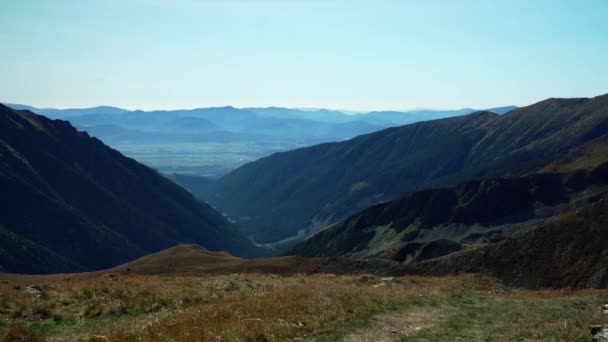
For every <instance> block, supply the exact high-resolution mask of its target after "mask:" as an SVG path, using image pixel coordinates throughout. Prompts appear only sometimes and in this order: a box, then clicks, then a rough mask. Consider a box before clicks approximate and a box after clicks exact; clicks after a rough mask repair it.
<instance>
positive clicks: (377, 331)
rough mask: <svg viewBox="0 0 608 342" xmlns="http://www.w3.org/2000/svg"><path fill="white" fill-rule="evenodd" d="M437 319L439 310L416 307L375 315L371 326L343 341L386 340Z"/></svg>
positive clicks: (415, 330)
mask: <svg viewBox="0 0 608 342" xmlns="http://www.w3.org/2000/svg"><path fill="white" fill-rule="evenodd" d="M438 321H439V311H438V310H433V309H428V308H427V309H418V310H414V311H408V312H401V313H393V314H387V315H382V316H378V317H375V318H374V319H373V323H372V326H371V327H369V328H366V329H364V330H360V331H356V332H354V333H352V334H350V335H348V336H346V338H345V339H344V341H345V342H388V341H395V340H397V339H398V338H400V337H403V336H408V335H413V334H415V333H416V332H418V331H419V330H422V329H426V328H430V327H432V326H433V325H435V324H436V323H437V322H438Z"/></svg>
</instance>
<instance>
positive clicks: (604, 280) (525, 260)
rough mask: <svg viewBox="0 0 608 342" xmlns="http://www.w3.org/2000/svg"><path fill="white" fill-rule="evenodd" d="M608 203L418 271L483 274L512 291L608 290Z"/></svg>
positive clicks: (607, 200) (422, 265)
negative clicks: (496, 278)
mask: <svg viewBox="0 0 608 342" xmlns="http://www.w3.org/2000/svg"><path fill="white" fill-rule="evenodd" d="M607 246H608V197H604V198H602V199H601V200H599V201H597V202H596V203H594V204H592V205H589V206H587V207H585V208H583V209H580V210H577V211H576V212H572V213H570V214H567V215H564V216H562V217H560V218H558V219H556V220H553V221H551V222H548V223H546V224H543V225H541V226H540V227H538V228H536V229H532V230H530V231H527V232H524V233H521V234H518V235H515V236H513V237H512V238H510V239H507V240H504V241H501V242H499V243H496V244H492V245H488V246H485V247H482V248H479V249H474V250H470V251H464V252H459V253H454V254H450V255H448V256H445V257H441V258H438V259H433V260H428V261H425V262H422V263H420V264H419V265H417V267H418V269H419V272H421V273H423V274H453V273H459V272H481V273H483V274H486V275H491V276H495V277H498V278H500V279H502V280H503V281H504V282H505V283H506V284H508V285H511V286H520V287H526V288H542V287H595V288H600V287H606V286H608V247H607Z"/></svg>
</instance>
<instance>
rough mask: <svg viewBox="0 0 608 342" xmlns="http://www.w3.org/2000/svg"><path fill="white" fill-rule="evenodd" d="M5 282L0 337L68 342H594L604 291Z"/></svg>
mask: <svg viewBox="0 0 608 342" xmlns="http://www.w3.org/2000/svg"><path fill="white" fill-rule="evenodd" d="M31 281H32V279H31V278H29V279H28V280H24V279H23V278H18V277H15V279H14V280H13V279H9V280H3V281H2V282H1V283H0V336H2V338H3V339H5V340H7V341H8V340H10V341H17V340H33V341H36V340H41V341H42V340H59V341H63V340H68V341H74V340H76V341H78V340H83V341H125V340H126V341H142V340H143V341H148V340H152V341H289V340H293V341H337V340H346V341H369V340H385V341H389V340H402V341H438V340H447V341H451V340H462V341H522V340H533V341H537V340H546V341H588V340H589V339H590V337H589V332H588V326H589V325H590V324H598V323H608V315H604V314H602V312H601V310H600V306H601V304H603V303H605V302H607V301H608V290H578V291H574V290H563V291H523V290H514V289H508V288H505V287H503V286H502V285H500V284H499V283H498V282H496V281H495V280H493V279H490V278H485V277H480V276H476V275H461V276H453V277H441V278H433V277H402V278H395V279H394V280H393V281H382V280H381V279H380V278H378V277H374V276H333V275H309V276H304V275H302V276H298V275H297V276H292V277H280V276H273V275H251V274H246V275H242V274H239V275H231V276H205V277H178V276H166V277H157V276H142V275H117V274H106V275H104V276H95V277H88V278H87V277H69V276H57V277H55V278H42V279H40V281H38V282H36V284H37V285H39V286H40V287H41V288H42V289H43V293H42V295H41V296H40V297H36V296H34V295H31V294H29V293H27V292H26V291H25V287H26V286H27V285H29V284H30V283H31Z"/></svg>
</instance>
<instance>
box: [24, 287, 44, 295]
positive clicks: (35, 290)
mask: <svg viewBox="0 0 608 342" xmlns="http://www.w3.org/2000/svg"><path fill="white" fill-rule="evenodd" d="M25 292H27V293H29V294H31V295H32V296H34V297H36V298H40V297H41V296H42V293H43V291H42V288H41V287H40V286H38V285H29V286H26V287H25Z"/></svg>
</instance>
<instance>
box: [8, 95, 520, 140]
mask: <svg viewBox="0 0 608 342" xmlns="http://www.w3.org/2000/svg"><path fill="white" fill-rule="evenodd" d="M6 105H7V106H10V107H12V108H15V109H27V110H30V111H32V112H35V113H38V114H41V115H45V116H47V117H49V118H53V119H64V120H69V121H70V123H72V124H73V125H74V126H76V127H78V128H81V129H83V130H85V131H87V132H89V133H91V134H98V135H99V136H98V137H99V138H101V139H103V140H104V141H106V142H107V143H109V144H117V143H149V142H154V138H153V137H152V136H151V135H145V134H143V135H142V133H145V132H148V133H155V134H156V133H159V134H160V135H161V136H162V137H163V139H165V140H167V141H171V139H175V140H177V141H184V140H186V141H209V140H215V139H218V140H220V141H223V140H226V139H238V140H243V139H250V140H251V139H254V140H255V139H258V140H259V139H267V140H268V139H273V138H277V137H280V138H284V139H290V140H297V139H299V140H302V139H303V140H306V141H308V140H310V141H312V142H313V143H317V142H319V141H336V140H343V139H347V138H352V137H354V136H356V135H360V134H364V133H369V132H373V131H376V130H379V129H382V128H386V127H390V126H395V125H403V124H407V123H412V122H417V121H421V120H433V119H437V118H444V117H450V116H457V115H464V114H469V113H472V112H474V111H475V110H474V109H470V108H467V109H461V110H447V111H438V110H417V111H408V112H371V113H366V114H346V113H344V112H341V111H335V110H328V109H315V110H299V109H290V108H281V107H267V108H241V109H239V108H234V107H230V106H227V107H212V108H198V109H191V110H167V111H141V110H134V111H129V110H126V109H121V108H116V107H108V106H100V107H93V108H81V109H54V108H34V107H31V106H27V105H20V104H8V103H7V104H6ZM514 108H515V107H513V106H509V107H500V108H496V109H495V110H496V113H499V114H502V113H504V112H506V111H509V110H512V109H514ZM124 130H128V132H129V135H125V134H120V133H122V132H124ZM212 132H213V133H214V134H212V137H209V133H212ZM234 133H239V134H243V135H244V136H243V137H239V136H238V135H235V134H234ZM223 134H226V135H227V136H228V137H229V138H225V137H224V136H223ZM184 135H185V136H186V137H184Z"/></svg>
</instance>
